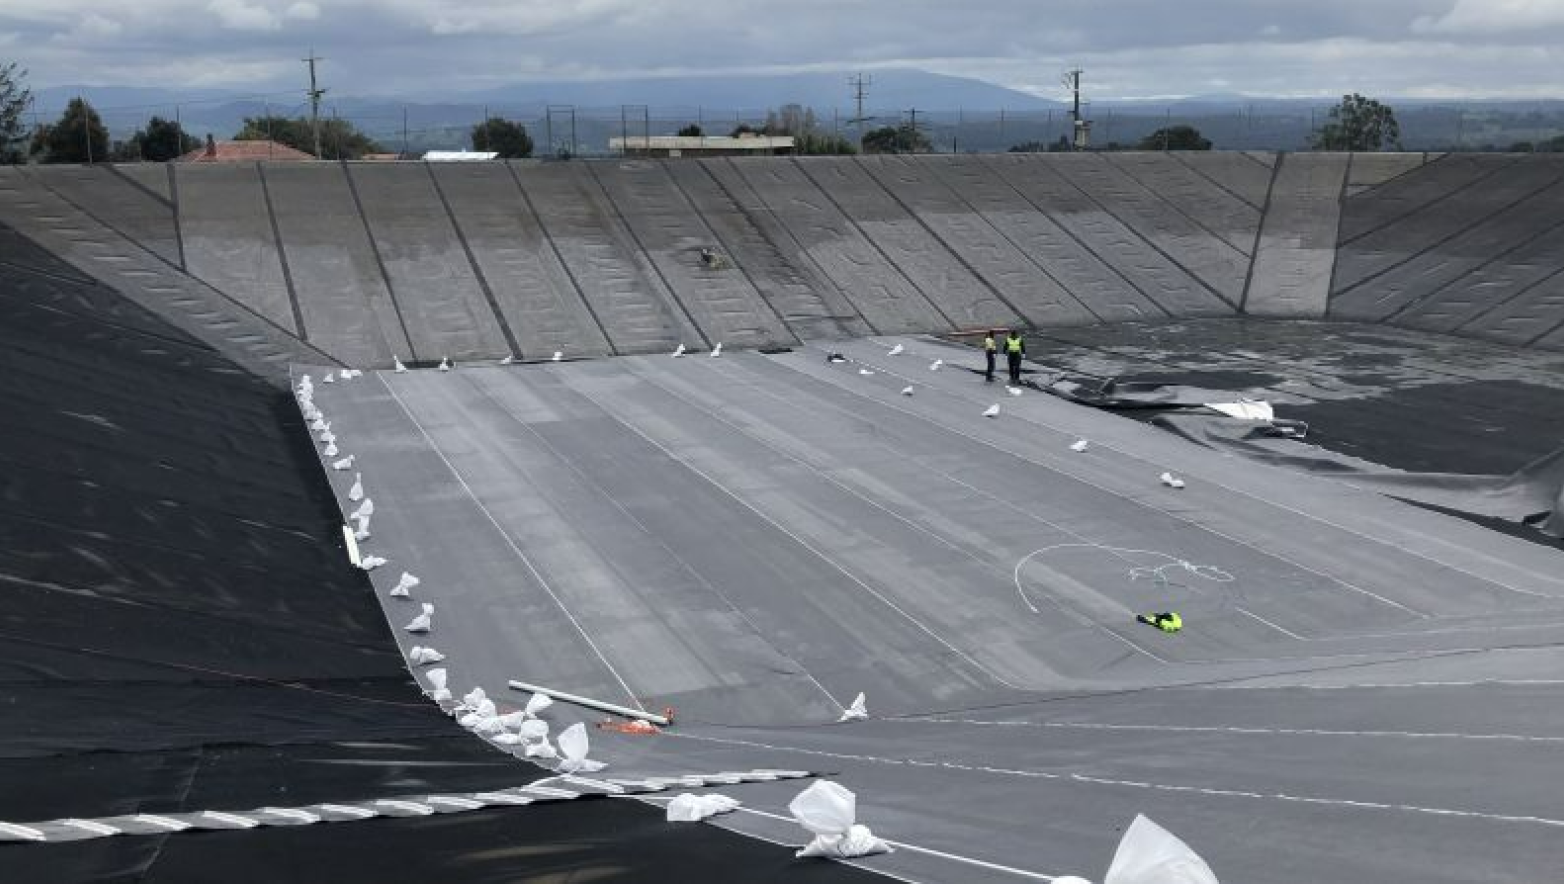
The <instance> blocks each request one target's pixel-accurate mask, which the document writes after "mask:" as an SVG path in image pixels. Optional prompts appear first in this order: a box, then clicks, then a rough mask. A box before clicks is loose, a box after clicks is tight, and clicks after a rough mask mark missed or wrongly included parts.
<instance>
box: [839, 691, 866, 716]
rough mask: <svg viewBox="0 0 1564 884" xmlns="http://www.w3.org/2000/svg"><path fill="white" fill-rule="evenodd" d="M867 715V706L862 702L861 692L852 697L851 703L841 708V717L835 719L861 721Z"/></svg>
mask: <svg viewBox="0 0 1564 884" xmlns="http://www.w3.org/2000/svg"><path fill="white" fill-rule="evenodd" d="M868 717H869V707H868V705H867V704H866V703H865V702H864V696H863V692H862V691H859V692H858V696H857V697H856V698H854V699H853V704H852V705H851V706H848V707H847V708H846V709H843V710H842V717H841V718H839V719H837V721H863V720H864V719H866V718H868Z"/></svg>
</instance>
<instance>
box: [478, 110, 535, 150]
mask: <svg viewBox="0 0 1564 884" xmlns="http://www.w3.org/2000/svg"><path fill="white" fill-rule="evenodd" d="M472 149H473V150H478V151H493V152H495V153H497V154H499V155H500V158H501V159H506V160H512V159H521V158H523V157H530V156H532V136H531V135H528V134H527V129H526V127H525V126H522V125H521V124H520V123H514V122H512V121H510V120H507V119H505V118H504V117H490V118H488V119H487V120H484V121H483V122H481V123H479V124H478V125H476V126H474V127H472Z"/></svg>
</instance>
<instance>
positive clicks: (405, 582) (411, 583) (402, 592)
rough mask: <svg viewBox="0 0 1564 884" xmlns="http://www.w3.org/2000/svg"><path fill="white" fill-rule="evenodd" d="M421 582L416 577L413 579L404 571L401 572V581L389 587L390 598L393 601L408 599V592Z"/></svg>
mask: <svg viewBox="0 0 1564 884" xmlns="http://www.w3.org/2000/svg"><path fill="white" fill-rule="evenodd" d="M422 582H423V581H421V580H419V579H418V578H417V577H414V576H413V575H411V574H409V573H407V572H406V571H403V572H402V579H400V580H398V581H397V582H396V586H393V587H391V597H392V598H395V599H405V598H407V597H408V590H410V589H412V588H414V587H416V586H417V585H418V584H420V583H422Z"/></svg>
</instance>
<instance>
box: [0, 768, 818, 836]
mask: <svg viewBox="0 0 1564 884" xmlns="http://www.w3.org/2000/svg"><path fill="white" fill-rule="evenodd" d="M812 776H814V774H812V773H810V772H808V771H802V770H776V769H770V768H757V769H755V770H748V771H739V772H722V773H712V774H682V775H679V776H671V777H647V778H645V779H587V778H585V777H572V776H567V777H550V778H549V779H550V780H558V781H560V782H563V783H565V784H568V785H570V786H572V787H574V788H572V789H561V788H555V787H546V786H539V785H537V784H536V783H531V784H528V785H525V786H516V787H512V788H507V789H498V790H490V791H485V792H459V793H450V794H438V795H404V796H399V797H395V798H376V799H367V800H363V801H354V802H351V803H321V804H309V805H305V806H303V807H260V808H256V809H254V810H243V811H237V810H224V811H219V810H198V811H188V812H183V811H182V812H171V813H158V814H152V813H139V814H126V815H122V816H110V817H101V818H98V819H76V818H67V819H59V820H51V821H47V822H33V823H10V822H0V843H5V842H38V843H62V842H66V841H81V840H85V839H89V838H108V837H112V836H114V835H160V834H168V833H170V832H184V831H197V830H209V831H210V830H232V829H253V828H256V827H259V826H268V827H269V826H304V825H312V824H315V823H342V822H356V821H359V820H367V819H374V818H376V817H382V816H383V817H408V816H430V815H432V814H448V813H471V812H473V811H477V810H483V809H486V808H490V807H518V806H524V805H528V804H538V803H548V802H553V801H570V800H573V799H576V798H583V797H601V796H621V795H638V794H644V793H649V792H661V791H663V790H665V789H668V788H670V787H672V786H682V787H686V788H693V789H699V788H709V787H713V786H732V785H736V784H740V783H772V782H776V781H778V780H797V779H805V778H809V777H812ZM539 782H542V781H539Z"/></svg>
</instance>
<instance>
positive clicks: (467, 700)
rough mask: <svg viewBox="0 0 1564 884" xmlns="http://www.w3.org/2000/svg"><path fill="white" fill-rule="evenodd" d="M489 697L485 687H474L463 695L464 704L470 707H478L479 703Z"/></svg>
mask: <svg viewBox="0 0 1564 884" xmlns="http://www.w3.org/2000/svg"><path fill="white" fill-rule="evenodd" d="M487 699H489V695H488V693H487V692H486V691H484V689H483V688H473V689H472V690H470V691H468V692H467V693H465V694H463V695H462V705H463V706H466V707H467V708H468V709H477V708H478V704H480V703H482V702H483V701H484V700H487Z"/></svg>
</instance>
